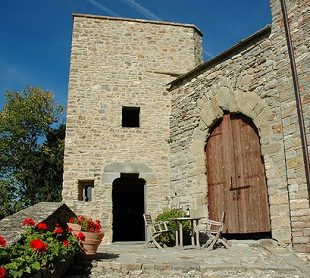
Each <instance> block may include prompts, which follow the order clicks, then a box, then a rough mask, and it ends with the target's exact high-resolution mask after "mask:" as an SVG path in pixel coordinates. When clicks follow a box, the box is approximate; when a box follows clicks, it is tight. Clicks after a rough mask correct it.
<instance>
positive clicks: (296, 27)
mask: <svg viewBox="0 0 310 278" xmlns="http://www.w3.org/2000/svg"><path fill="white" fill-rule="evenodd" d="M270 3H271V8H272V15H273V24H272V36H271V40H272V42H273V45H274V48H273V49H272V52H273V54H272V55H273V56H274V61H275V71H276V75H277V83H278V90H279V100H280V103H281V105H280V107H281V115H282V129H283V135H284V138H283V139H284V147H285V160H286V168H287V184H288V190H289V199H290V208H291V221H292V240H293V245H294V248H295V249H296V250H297V251H300V252H310V209H309V195H308V194H309V192H308V190H307V185H306V179H305V168H304V161H303V159H304V157H303V152H302V147H301V139H300V129H299V123H298V116H297V110H296V101H295V94H294V87H293V81H292V75H291V66H290V60H289V56H288V50H287V44H286V37H285V29H284V23H283V18H282V12H281V5H280V1H279V0H271V1H270ZM286 4H287V9H288V15H289V22H290V29H291V35H292V43H293V46H294V52H295V58H296V66H297V73H298V79H299V89H300V93H301V98H302V105H303V115H304V120H305V126H306V132H307V141H308V145H309V142H310V105H309V104H310V85H309V84H310V82H309V81H310V6H309V1H307V0H294V1H293V0H289V1H288V0H287V1H286ZM308 150H309V151H310V148H309V147H308Z"/></svg>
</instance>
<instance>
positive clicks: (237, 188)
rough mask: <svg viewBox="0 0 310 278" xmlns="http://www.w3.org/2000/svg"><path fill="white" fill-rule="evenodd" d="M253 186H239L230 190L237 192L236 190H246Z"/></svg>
mask: <svg viewBox="0 0 310 278" xmlns="http://www.w3.org/2000/svg"><path fill="white" fill-rule="evenodd" d="M251 186H252V185H250V184H247V185H241V186H238V187H234V188H233V187H232V186H231V187H230V188H229V191H235V190H240V189H246V188H250V187H251Z"/></svg>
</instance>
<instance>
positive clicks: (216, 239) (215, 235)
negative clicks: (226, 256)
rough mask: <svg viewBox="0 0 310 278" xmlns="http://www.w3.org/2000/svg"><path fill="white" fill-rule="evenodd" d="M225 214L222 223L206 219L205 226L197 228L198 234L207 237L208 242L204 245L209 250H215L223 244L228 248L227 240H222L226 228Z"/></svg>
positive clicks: (200, 225)
mask: <svg viewBox="0 0 310 278" xmlns="http://www.w3.org/2000/svg"><path fill="white" fill-rule="evenodd" d="M224 221H225V212H223V213H222V219H221V221H220V222H219V221H214V220H211V219H208V218H206V219H205V223H204V224H199V225H197V226H196V227H195V232H196V233H202V234H204V235H206V237H207V238H208V239H207V242H206V243H205V244H203V245H202V247H206V248H207V250H212V249H214V247H215V245H216V244H222V245H223V246H224V247H225V248H228V243H227V240H226V239H225V238H222V237H221V235H222V232H223V228H224Z"/></svg>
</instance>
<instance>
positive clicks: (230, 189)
mask: <svg viewBox="0 0 310 278" xmlns="http://www.w3.org/2000/svg"><path fill="white" fill-rule="evenodd" d="M205 154H206V168H207V177H208V204H209V214H210V218H211V219H215V220H220V217H221V214H222V212H223V211H225V213H226V219H225V227H224V232H225V233H260V232H270V218H269V205H268V195H267V187H266V178H265V170H264V163H263V159H262V155H261V150H260V143H259V136H258V133H257V129H256V127H255V126H254V124H253V123H252V121H251V120H250V119H248V118H247V117H245V116H243V115H240V114H237V115H233V114H225V115H224V117H223V119H222V120H221V121H220V122H219V123H218V124H217V125H216V126H215V127H214V129H213V131H212V133H211V135H210V137H209V138H208V141H207V144H206V148H205Z"/></svg>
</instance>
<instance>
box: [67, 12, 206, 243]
mask: <svg viewBox="0 0 310 278" xmlns="http://www.w3.org/2000/svg"><path fill="white" fill-rule="evenodd" d="M201 53H202V49H201V33H200V31H199V30H198V29H197V28H195V27H194V26H192V25H181V24H174V23H163V22H151V21H145V20H131V19H122V18H110V17H99V16H89V15H75V16H74V27H73V38H72V52H71V65H70V77H69V97H68V111H67V129H66V132H67V134H66V142H65V160H64V186H63V199H64V201H65V202H66V203H67V204H68V205H70V206H71V207H72V208H74V210H75V211H76V212H77V213H83V214H86V215H89V216H91V217H93V218H99V219H101V220H102V222H103V230H104V232H105V238H104V240H105V241H106V242H110V241H111V240H112V183H113V181H114V180H115V179H116V178H118V177H119V176H120V173H140V175H139V177H140V178H143V179H145V181H146V193H145V194H146V196H145V200H146V210H147V211H148V212H150V213H152V214H154V215H155V214H157V213H158V212H160V211H161V210H162V209H163V208H164V207H166V206H167V204H168V203H169V199H170V192H169V183H170V166H169V145H168V143H167V140H168V139H169V136H170V132H169V115H170V108H171V107H170V106H171V104H170V94H169V93H168V92H167V91H166V84H167V83H168V82H170V81H172V80H173V79H174V78H175V76H176V75H179V74H183V73H186V72H187V71H189V70H191V69H192V68H194V67H195V66H197V65H198V64H199V63H200V62H201V59H202V57H201ZM122 106H135V107H140V127H139V128H124V127H122V124H121V122H122V121H121V115H122ZM78 180H93V181H94V192H93V201H92V202H84V201H78Z"/></svg>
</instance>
